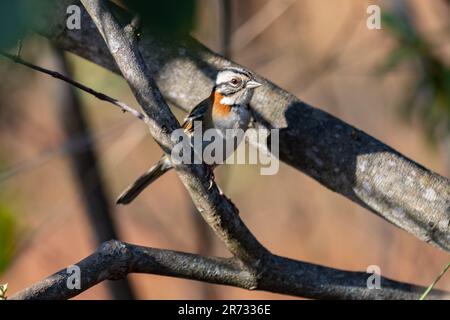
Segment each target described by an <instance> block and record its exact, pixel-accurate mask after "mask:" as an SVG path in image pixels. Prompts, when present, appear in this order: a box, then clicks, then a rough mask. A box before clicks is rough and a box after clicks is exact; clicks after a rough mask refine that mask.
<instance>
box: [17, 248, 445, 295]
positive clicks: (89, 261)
mask: <svg viewBox="0 0 450 320" xmlns="http://www.w3.org/2000/svg"><path fill="white" fill-rule="evenodd" d="M273 260H274V266H276V268H272V269H270V270H268V272H267V273H264V274H262V275H260V276H258V277H256V276H255V275H254V274H253V273H251V272H249V271H248V270H246V269H245V268H243V267H242V264H241V263H240V262H239V261H237V260H236V259H234V258H214V257H202V256H198V255H195V254H190V253H183V252H177V251H172V250H162V249H155V248H148V247H141V246H136V245H132V244H128V243H124V242H120V241H117V240H111V241H108V242H105V243H103V244H102V245H101V246H100V247H99V248H98V249H97V251H95V252H94V253H93V254H91V255H90V256H88V257H86V258H85V259H83V260H81V261H80V262H78V263H77V264H76V266H78V267H79V268H80V269H79V270H80V273H79V274H80V276H81V277H80V280H81V282H80V288H79V289H70V288H71V287H70V286H68V285H67V283H73V282H72V280H73V275H74V273H73V271H72V268H70V269H69V268H66V269H62V270H60V271H58V272H57V273H55V274H53V275H51V276H49V277H48V278H46V279H44V280H42V281H40V282H38V283H36V284H34V285H32V286H30V287H29V288H26V289H24V290H22V291H20V292H18V293H16V294H14V295H13V296H11V297H10V298H9V299H12V300H44V299H52V300H53V299H69V298H72V297H74V296H76V295H78V294H80V293H82V292H84V291H86V290H87V289H89V288H91V287H93V286H94V285H96V284H98V283H100V282H102V281H105V280H118V279H122V278H124V277H126V275H127V274H129V273H133V272H135V273H147V274H157V275H163V276H170V277H176V278H183V279H190V280H199V281H203V282H209V283H215V284H223V285H229V286H234V287H239V288H244V289H248V290H265V291H270V292H274V293H282V294H290V295H296V296H301V297H307V298H312V299H418V297H419V296H420V293H421V292H423V291H424V290H425V288H422V287H420V286H414V285H410V284H406V283H401V282H397V281H393V280H390V279H387V278H383V277H382V278H381V289H368V288H367V278H368V277H369V274H367V273H363V272H348V271H341V270H336V269H331V268H327V267H323V266H319V265H314V264H309V263H304V262H300V261H293V260H289V259H286V258H282V257H277V256H274V257H273ZM69 267H71V266H69ZM71 277H72V278H71ZM446 297H448V293H445V292H442V291H439V290H434V291H432V292H431V294H430V296H429V298H431V299H433V298H434V299H438V298H440V299H442V298H446Z"/></svg>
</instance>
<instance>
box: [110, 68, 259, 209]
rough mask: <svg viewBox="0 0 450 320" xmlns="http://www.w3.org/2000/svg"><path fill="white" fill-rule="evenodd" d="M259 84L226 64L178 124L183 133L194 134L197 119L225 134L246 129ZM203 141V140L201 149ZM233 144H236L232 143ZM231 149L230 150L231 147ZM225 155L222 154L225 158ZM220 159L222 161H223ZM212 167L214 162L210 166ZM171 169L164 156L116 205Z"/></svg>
mask: <svg viewBox="0 0 450 320" xmlns="http://www.w3.org/2000/svg"><path fill="white" fill-rule="evenodd" d="M259 86H261V83H259V82H257V81H256V80H255V77H254V75H253V74H252V73H251V72H250V71H248V70H245V69H243V68H238V67H227V68H225V69H222V70H220V71H219V72H218V73H217V77H216V82H215V85H214V87H213V89H212V91H211V94H210V96H209V97H208V98H206V99H205V100H203V101H202V102H200V103H199V104H198V105H197V106H196V107H195V108H194V109H192V110H191V112H190V113H189V114H188V116H187V117H186V118H185V119H184V123H183V125H182V127H183V129H184V132H185V133H186V135H188V136H191V137H192V135H193V134H194V121H201V124H202V131H203V132H204V131H205V130H207V129H213V128H214V129H216V130H218V131H220V132H221V133H222V135H223V136H225V131H226V130H229V129H242V130H244V131H245V130H247V128H248V126H249V122H250V118H251V112H250V108H249V102H250V99H251V97H252V94H253V90H254V89H255V88H257V87H259ZM206 145H207V143H206V142H205V141H204V142H203V148H205V146H206ZM234 147H235V148H236V147H237V144H234ZM233 151H234V150H233ZM228 156H229V154H225V153H224V158H225V159H226V158H227V157H228ZM225 159H223V160H225ZM214 167H215V165H214ZM172 168H173V165H172V163H171V161H170V159H169V157H168V156H167V155H163V156H162V157H161V159H160V160H159V161H158V162H157V163H156V164H154V165H153V166H152V167H151V168H150V169H149V170H148V171H147V172H146V173H144V174H143V175H142V176H140V177H139V178H138V179H137V180H136V181H135V182H134V183H133V184H132V185H130V186H129V187H128V188H127V189H126V190H125V191H124V192H122V194H121V195H120V196H119V198H118V199H117V201H116V203H117V204H128V203H130V202H131V201H133V200H134V199H135V198H136V197H137V196H138V195H139V194H140V193H141V192H142V191H143V190H144V189H145V188H146V187H147V186H148V185H149V184H151V183H152V182H153V181H155V180H156V179H158V178H159V177H160V176H162V175H163V174H164V173H166V172H167V171H169V170H170V169H172Z"/></svg>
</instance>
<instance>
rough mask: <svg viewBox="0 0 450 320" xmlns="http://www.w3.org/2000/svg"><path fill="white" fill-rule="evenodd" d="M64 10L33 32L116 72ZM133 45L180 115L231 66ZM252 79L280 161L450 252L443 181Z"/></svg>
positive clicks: (145, 42)
mask: <svg viewBox="0 0 450 320" xmlns="http://www.w3.org/2000/svg"><path fill="white" fill-rule="evenodd" d="M70 4H77V5H79V6H81V4H80V3H79V2H78V1H69V0H64V1H54V3H53V5H52V6H51V8H52V9H51V10H48V11H46V12H44V13H43V14H42V19H41V20H40V23H39V24H38V26H37V29H38V30H39V32H40V33H42V34H43V35H45V36H46V37H48V38H49V39H51V40H53V41H54V42H55V43H56V44H57V45H58V46H59V47H61V48H62V49H65V50H68V51H70V52H73V53H75V54H77V55H79V56H82V57H84V58H86V59H88V60H91V61H93V62H95V63H97V64H99V65H101V66H103V67H105V68H107V69H109V70H112V71H114V72H119V70H118V68H117V66H116V64H115V62H114V59H112V57H111V55H110V53H109V52H108V49H107V47H106V46H105V43H104V41H103V40H102V38H101V36H100V34H99V33H98V32H97V30H96V28H95V25H94V24H93V23H92V20H91V19H90V17H89V16H88V15H87V13H86V12H85V11H84V10H83V9H82V20H81V25H82V28H81V30H72V31H71V30H68V29H67V28H65V21H66V20H65V19H66V16H67V15H66V8H67V6H68V5H70ZM118 12H120V10H118ZM118 14H121V15H122V16H125V13H123V12H121V13H118ZM138 45H139V50H140V52H141V53H142V56H143V58H144V60H145V62H146V65H147V67H148V69H149V70H150V72H151V74H152V75H153V77H154V79H155V80H156V83H157V84H158V87H159V88H160V90H161V92H162V93H163V95H164V96H165V98H166V99H168V100H169V101H171V102H173V103H175V104H176V105H178V106H180V107H182V108H183V109H185V110H189V109H190V108H191V107H192V106H194V105H196V103H198V102H199V101H200V100H202V99H203V98H204V97H206V96H207V95H208V93H209V90H210V89H211V87H212V85H213V80H212V79H214V76H215V74H216V72H217V69H219V68H222V67H224V66H227V65H232V64H233V63H232V62H230V61H227V60H225V59H223V58H222V57H221V56H219V55H217V54H215V53H213V52H211V51H210V50H208V49H207V48H205V47H204V46H202V45H201V44H199V43H198V42H197V41H196V40H194V39H192V38H190V39H187V40H185V41H180V42H179V43H169V42H165V41H162V40H158V39H156V38H155V37H153V36H152V35H151V34H150V33H149V32H147V31H143V32H142V34H141V37H140V39H139V43H138ZM260 80H261V81H262V82H263V83H264V86H263V87H262V88H260V89H258V90H256V92H255V95H254V97H253V99H252V107H253V109H254V111H255V114H256V118H257V119H256V120H257V123H258V124H259V125H261V126H264V127H268V128H279V129H280V158H281V160H282V161H284V162H286V163H288V164H290V165H291V166H293V167H295V168H297V169H299V170H301V171H302V172H304V173H306V174H307V175H309V176H311V177H312V178H314V179H316V180H317V181H319V182H320V183H321V184H323V185H324V186H326V187H327V188H329V189H331V190H333V191H335V192H338V193H340V194H342V195H343V196H345V197H347V198H349V199H351V200H353V201H355V202H356V203H358V204H360V205H362V206H364V207H366V208H368V209H370V210H371V211H373V212H375V213H376V214H378V215H379V216H381V217H383V218H385V219H386V220H388V221H390V222H391V223H393V224H394V225H396V226H398V227H400V228H402V229H404V230H406V231H408V232H409V233H411V234H413V235H415V236H416V237H418V238H419V239H421V240H423V241H426V242H428V243H430V244H433V245H435V246H438V247H440V248H442V249H444V250H447V251H449V250H450V181H449V179H447V178H444V177H442V176H440V175H438V174H436V173H434V172H432V171H430V170H428V169H426V168H424V167H422V166H420V165H418V164H417V163H415V162H414V161H412V160H410V159H408V158H406V157H405V156H403V155H401V154H399V153H398V152H396V151H395V150H393V149H392V148H390V147H389V146H387V145H385V144H383V143H382V142H380V141H378V140H377V139H375V138H373V137H371V136H369V135H368V134H366V133H364V132H362V131H360V130H358V129H356V128H354V127H352V126H351V125H349V124H347V123H345V122H343V121H341V120H339V119H337V118H335V117H333V116H331V115H330V114H328V113H326V112H324V111H322V110H319V109H317V108H314V107H312V106H310V105H307V104H305V103H304V102H302V101H301V100H299V99H298V98H297V97H295V96H293V95H292V94H290V93H288V92H286V91H284V90H282V89H280V88H278V87H277V86H276V85H274V84H273V83H271V82H270V81H268V80H265V79H262V78H260Z"/></svg>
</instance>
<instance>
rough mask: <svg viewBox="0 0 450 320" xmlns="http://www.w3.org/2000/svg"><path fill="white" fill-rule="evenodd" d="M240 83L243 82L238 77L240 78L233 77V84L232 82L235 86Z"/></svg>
mask: <svg viewBox="0 0 450 320" xmlns="http://www.w3.org/2000/svg"><path fill="white" fill-rule="evenodd" d="M240 83H241V80H240V79H238V78H233V79H231V84H232V85H233V86H237V85H239V84H240Z"/></svg>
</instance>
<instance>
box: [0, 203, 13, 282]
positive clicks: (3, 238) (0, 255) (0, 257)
mask: <svg viewBox="0 0 450 320" xmlns="http://www.w3.org/2000/svg"><path fill="white" fill-rule="evenodd" d="M16 226H17V225H16V217H15V216H14V214H13V213H12V211H11V210H10V209H9V208H8V207H7V206H6V205H5V204H4V203H2V202H0V274H1V273H2V272H3V271H5V269H6V267H7V266H8V265H9V263H10V262H11V259H12V257H13V254H14V249H15V243H16V241H15V240H16Z"/></svg>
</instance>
